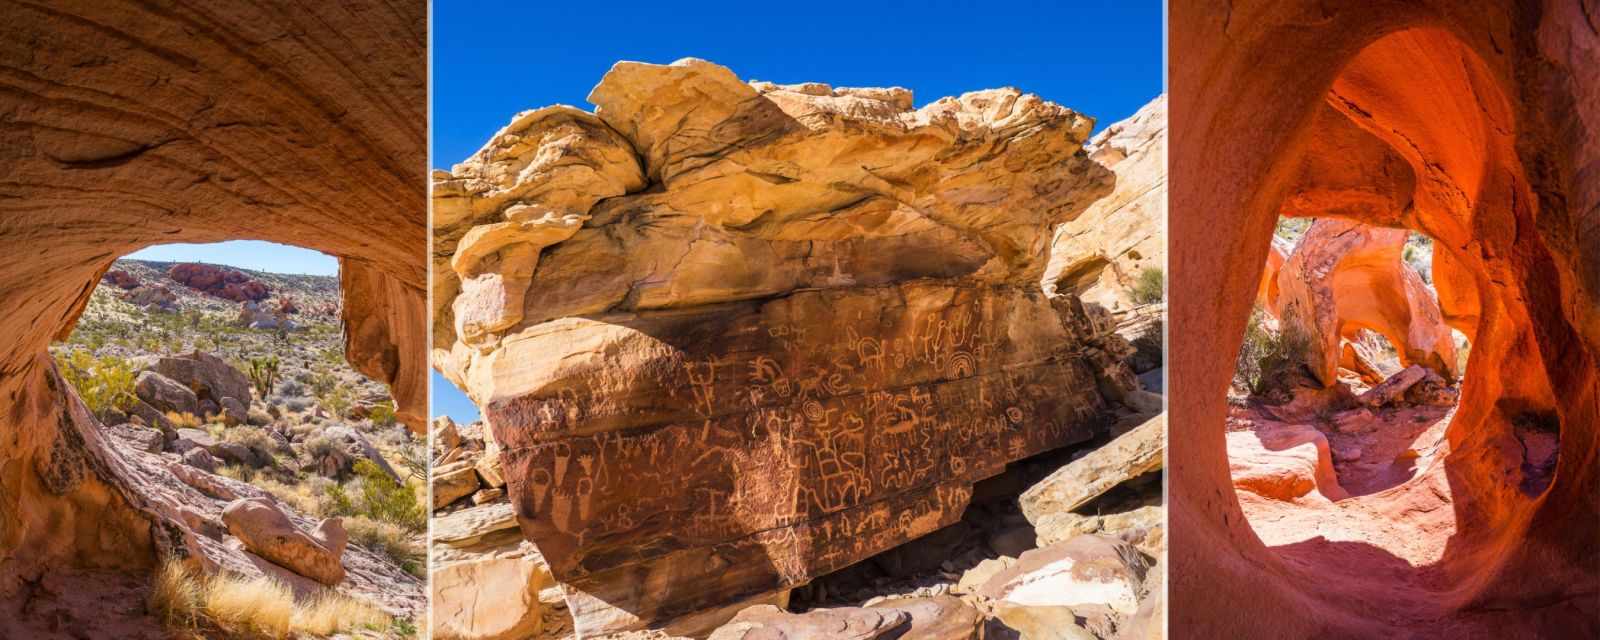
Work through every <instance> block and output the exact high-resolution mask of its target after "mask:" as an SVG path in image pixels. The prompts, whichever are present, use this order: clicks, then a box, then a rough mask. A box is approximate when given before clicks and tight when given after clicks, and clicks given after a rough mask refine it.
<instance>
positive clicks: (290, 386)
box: [278, 380, 306, 398]
mask: <svg viewBox="0 0 1600 640" xmlns="http://www.w3.org/2000/svg"><path fill="white" fill-rule="evenodd" d="M278 394H279V395H282V396H285V397H289V398H299V397H301V396H304V395H306V386H305V385H304V384H302V383H301V382H300V381H299V380H284V381H283V382H281V383H279V384H278Z"/></svg>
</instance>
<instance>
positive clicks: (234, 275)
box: [167, 262, 271, 302]
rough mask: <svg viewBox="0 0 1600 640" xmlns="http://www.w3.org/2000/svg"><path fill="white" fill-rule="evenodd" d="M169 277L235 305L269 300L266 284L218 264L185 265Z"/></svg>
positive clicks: (183, 263) (171, 272) (175, 266)
mask: <svg viewBox="0 0 1600 640" xmlns="http://www.w3.org/2000/svg"><path fill="white" fill-rule="evenodd" d="M167 277H169V278H172V279H173V280H174V281H176V282H177V283H178V284H181V285H184V286H186V287H189V288H190V289H194V290H195V291H199V292H201V293H204V294H207V295H210V296H215V297H218V298H222V299H224V300H232V301H234V302H245V301H259V300H265V299H267V296H269V295H271V290H270V289H269V288H267V285H265V284H262V283H261V282H260V281H258V280H256V279H254V278H251V277H250V276H248V275H245V274H244V273H243V272H241V271H238V270H236V269H229V268H227V267H219V266H217V265H210V264H202V263H197V262H182V263H179V264H175V265H172V267H171V268H170V269H168V270H167Z"/></svg>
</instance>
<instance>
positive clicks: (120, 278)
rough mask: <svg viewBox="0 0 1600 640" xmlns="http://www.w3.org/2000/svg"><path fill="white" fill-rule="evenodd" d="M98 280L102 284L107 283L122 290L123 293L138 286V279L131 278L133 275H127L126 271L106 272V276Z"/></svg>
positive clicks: (114, 270)
mask: <svg viewBox="0 0 1600 640" xmlns="http://www.w3.org/2000/svg"><path fill="white" fill-rule="evenodd" d="M100 280H101V281H102V282H109V283H111V284H112V285H113V286H115V287H117V288H118V289H122V290H124V291H126V290H128V289H133V288H135V287H138V286H139V279H138V278H135V277H133V274H131V273H128V272H126V271H123V270H121V269H112V270H110V271H107V272H106V275H104V276H102V277H101V278H100Z"/></svg>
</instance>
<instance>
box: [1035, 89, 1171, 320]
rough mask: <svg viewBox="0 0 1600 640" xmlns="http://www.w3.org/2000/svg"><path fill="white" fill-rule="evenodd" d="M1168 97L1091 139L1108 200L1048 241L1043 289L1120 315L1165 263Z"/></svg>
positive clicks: (1092, 156) (1058, 229)
mask: <svg viewBox="0 0 1600 640" xmlns="http://www.w3.org/2000/svg"><path fill="white" fill-rule="evenodd" d="M1166 144H1167V98H1166V96H1165V95H1162V96H1159V97H1157V98H1156V99H1155V100H1153V101H1151V102H1150V104H1147V105H1145V106H1144V107H1143V108H1141V109H1139V111H1138V113H1135V114H1134V115H1133V116H1131V117H1129V118H1128V119H1126V120H1123V121H1121V122H1117V123H1114V124H1112V125H1111V126H1108V127H1106V129H1105V130H1104V131H1101V132H1100V133H1099V134H1096V135H1095V137H1094V139H1093V140H1091V141H1089V145H1088V151H1089V158H1090V159H1091V160H1093V161H1095V162H1097V163H1099V164H1100V165H1102V166H1104V167H1105V168H1107V169H1110V170H1111V172H1112V175H1110V176H1107V179H1108V181H1110V182H1111V183H1112V190H1111V193H1110V194H1109V195H1107V196H1106V197H1104V198H1101V199H1099V200H1096V201H1094V202H1093V203H1091V204H1090V205H1089V207H1088V209H1086V210H1085V211H1084V212H1083V214H1082V215H1080V216H1078V217H1077V218H1075V219H1073V220H1069V221H1066V222H1064V223H1062V224H1060V225H1058V226H1057V227H1056V229H1055V232H1054V234H1053V236H1052V238H1051V241H1050V262H1049V264H1048V265H1047V266H1046V267H1045V273H1044V289H1045V291H1046V292H1049V293H1052V294H1053V293H1058V292H1059V293H1061V294H1066V295H1076V296H1078V297H1079V298H1080V299H1082V300H1083V301H1085V302H1093V303H1096V304H1100V305H1102V306H1104V307H1106V308H1108V309H1113V310H1121V309H1126V308H1128V307H1131V306H1134V305H1135V304H1137V302H1136V301H1134V300H1133V299H1132V296H1131V295H1130V293H1129V290H1130V289H1131V288H1132V287H1133V285H1134V283H1135V282H1137V280H1138V278H1139V275H1140V273H1141V272H1143V271H1144V270H1146V269H1163V268H1164V267H1165V265H1166V262H1167V153H1166V151H1167V149H1166Z"/></svg>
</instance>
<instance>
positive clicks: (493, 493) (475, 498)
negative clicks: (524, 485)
mask: <svg viewBox="0 0 1600 640" xmlns="http://www.w3.org/2000/svg"><path fill="white" fill-rule="evenodd" d="M504 497H506V491H505V489H493V488H491V489H481V490H479V491H478V492H477V493H474V494H472V504H487V503H490V502H494V501H495V500H499V499H501V498H504Z"/></svg>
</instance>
